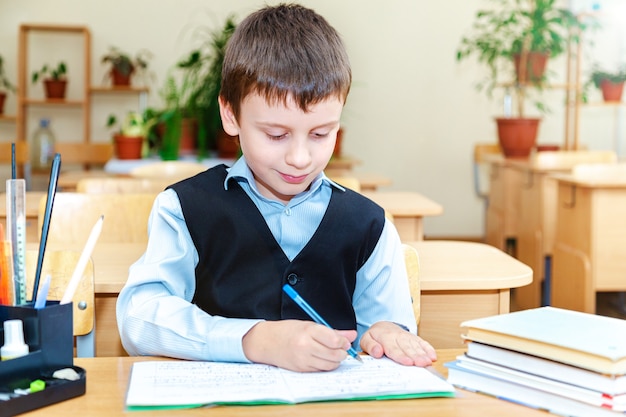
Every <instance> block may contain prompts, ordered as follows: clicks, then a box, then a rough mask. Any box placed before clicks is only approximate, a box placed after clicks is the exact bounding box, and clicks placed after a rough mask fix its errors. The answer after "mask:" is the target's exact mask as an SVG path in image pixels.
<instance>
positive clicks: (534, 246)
mask: <svg viewBox="0 0 626 417" xmlns="http://www.w3.org/2000/svg"><path fill="white" fill-rule="evenodd" d="M486 160H487V161H488V162H489V163H491V164H492V165H491V177H490V179H491V187H492V188H490V194H489V206H488V208H487V233H486V235H487V240H486V241H487V243H489V244H491V245H493V246H496V247H498V248H500V249H502V250H507V248H506V246H505V245H506V241H507V239H515V252H514V256H515V257H516V258H517V259H519V260H520V261H522V262H523V263H525V264H526V265H528V266H530V267H531V268H532V270H533V271H534V275H535V279H534V280H533V282H532V283H531V284H530V285H527V286H524V287H521V288H519V289H518V290H516V291H515V302H516V305H517V307H518V308H519V309H528V308H536V307H539V306H540V305H543V304H547V302H548V300H547V298H548V297H547V296H548V295H549V294H543V291H542V284H543V282H544V280H545V279H548V277H549V270H546V268H545V265H546V259H548V257H550V256H551V255H552V250H553V246H554V234H555V225H556V216H557V214H556V201H557V185H556V181H555V180H554V179H553V178H552V176H553V175H554V174H558V173H567V172H570V171H571V170H572V169H573V167H575V166H576V165H578V164H581V163H600V162H611V163H613V162H615V161H616V155H615V153H614V152H612V151H554V152H552V151H547V152H538V153H536V154H534V155H532V156H531V157H530V158H527V159H516V158H507V159H505V158H503V157H501V156H493V155H492V156H489V157H486Z"/></svg>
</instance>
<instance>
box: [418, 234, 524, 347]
mask: <svg viewBox="0 0 626 417" xmlns="http://www.w3.org/2000/svg"><path fill="white" fill-rule="evenodd" d="M407 243H408V244H410V245H412V246H413V247H415V248H416V249H417V253H418V255H419V259H420V272H419V276H420V285H421V299H420V302H421V305H420V311H421V319H420V323H419V335H420V336H422V337H423V338H424V339H426V340H428V341H429V342H430V343H431V344H432V345H433V346H434V347H435V348H436V349H445V348H460V347H463V341H462V339H461V328H460V324H461V322H462V321H464V320H469V319H473V318H479V317H486V316H491V315H495V314H504V313H508V312H509V306H510V289H511V288H517V287H522V286H524V285H528V284H530V283H531V281H532V277H533V273H532V270H531V269H530V268H529V267H528V266H527V265H524V264H523V263H521V262H520V261H518V260H516V259H515V258H513V257H511V256H509V255H507V254H506V253H504V252H502V251H501V250H499V249H497V248H494V247H493V246H489V245H486V244H483V243H475V242H460V241H444V240H426V241H418V242H407Z"/></svg>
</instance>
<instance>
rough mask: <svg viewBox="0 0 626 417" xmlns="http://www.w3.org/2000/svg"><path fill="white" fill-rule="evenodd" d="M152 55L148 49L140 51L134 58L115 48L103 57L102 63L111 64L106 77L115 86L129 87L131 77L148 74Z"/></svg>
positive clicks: (111, 48)
mask: <svg viewBox="0 0 626 417" xmlns="http://www.w3.org/2000/svg"><path fill="white" fill-rule="evenodd" d="M150 59H152V53H151V52H150V51H148V50H147V49H140V50H139V51H138V52H137V53H136V54H135V56H134V57H131V55H130V54H128V53H126V52H123V51H122V50H121V49H119V48H118V47H115V46H111V47H109V51H108V52H107V53H106V54H104V55H103V56H102V59H101V62H102V63H103V64H109V65H110V68H109V71H108V73H107V74H106V76H105V77H109V78H110V79H111V82H112V84H113V85H114V86H129V85H130V80H131V76H133V75H135V74H137V75H146V74H148V72H147V70H148V62H149V61H150Z"/></svg>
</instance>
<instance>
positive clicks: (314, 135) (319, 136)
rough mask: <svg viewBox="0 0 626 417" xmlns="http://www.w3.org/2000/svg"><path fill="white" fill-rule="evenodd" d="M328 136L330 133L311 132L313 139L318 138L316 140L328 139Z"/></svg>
mask: <svg viewBox="0 0 626 417" xmlns="http://www.w3.org/2000/svg"><path fill="white" fill-rule="evenodd" d="M329 134H330V132H313V133H312V135H313V137H315V138H318V139H322V138H325V137H328V135H329Z"/></svg>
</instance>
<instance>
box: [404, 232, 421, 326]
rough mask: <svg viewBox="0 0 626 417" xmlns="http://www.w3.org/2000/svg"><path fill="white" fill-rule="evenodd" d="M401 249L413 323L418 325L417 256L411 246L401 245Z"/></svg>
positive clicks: (418, 286)
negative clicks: (411, 301)
mask: <svg viewBox="0 0 626 417" xmlns="http://www.w3.org/2000/svg"><path fill="white" fill-rule="evenodd" d="M402 249H403V250H404V263H405V265H406V272H407V275H408V277H409V290H410V292H411V299H412V300H413V314H414V315H415V322H416V323H417V324H418V325H419V322H420V296H421V287H420V279H419V270H420V262H419V256H418V254H417V250H416V249H415V248H414V247H413V246H411V245H407V244H406V243H403V244H402Z"/></svg>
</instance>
